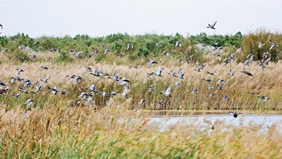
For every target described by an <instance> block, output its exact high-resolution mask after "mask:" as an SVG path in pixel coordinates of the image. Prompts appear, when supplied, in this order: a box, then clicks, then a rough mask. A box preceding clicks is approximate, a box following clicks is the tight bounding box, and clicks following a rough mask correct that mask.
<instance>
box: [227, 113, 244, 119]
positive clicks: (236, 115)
mask: <svg viewBox="0 0 282 159" xmlns="http://www.w3.org/2000/svg"><path fill="white" fill-rule="evenodd" d="M229 114H231V115H233V117H234V118H237V117H238V116H239V115H242V113H238V114H237V113H235V112H229Z"/></svg>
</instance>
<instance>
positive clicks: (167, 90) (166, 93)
mask: <svg viewBox="0 0 282 159" xmlns="http://www.w3.org/2000/svg"><path fill="white" fill-rule="evenodd" d="M171 91H172V87H171V86H169V87H168V88H167V89H166V91H165V92H164V93H163V92H161V93H160V94H163V95H164V96H166V97H171V94H170V93H171Z"/></svg>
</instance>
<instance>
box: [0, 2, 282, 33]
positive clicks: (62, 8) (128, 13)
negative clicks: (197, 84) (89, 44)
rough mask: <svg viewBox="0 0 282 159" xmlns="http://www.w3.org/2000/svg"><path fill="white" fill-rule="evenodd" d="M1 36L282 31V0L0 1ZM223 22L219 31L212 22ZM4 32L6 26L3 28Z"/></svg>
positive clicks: (218, 23) (218, 27)
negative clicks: (23, 34)
mask: <svg viewBox="0 0 282 159" xmlns="http://www.w3.org/2000/svg"><path fill="white" fill-rule="evenodd" d="M0 6H1V14H0V24H2V25H3V30H2V34H1V36H13V35H16V34H17V33H25V34H28V35H29V36H30V37H34V38H36V37H41V36H55V37H57V36H59V37H63V36H65V35H68V36H72V37H74V36H75V35H77V34H87V35H89V36H90V37H102V36H107V35H111V34H116V33H127V34H129V35H144V34H151V33H153V34H159V35H160V34H163V35H174V34H176V33H179V34H181V35H183V36H184V37H186V36H189V35H197V34H200V33H202V32H205V33H207V34H208V35H234V34H236V33H237V32H238V31H240V32H242V33H243V34H247V33H249V32H254V31H255V30H256V29H258V28H262V27H263V28H265V29H267V30H270V31H279V32H281V28H282V18H281V15H282V9H281V6H282V1H266V0H265V1H239V0H237V1H228V0H227V1H212V0H207V1H191V0H190V1H169V0H168V1H161V0H158V1H148V0H147V1H137V0H133V1H66V0H65V1H0ZM215 21H217V24H216V26H215V28H216V29H215V30H212V29H208V28H207V24H212V23H214V22H215ZM0 32H1V30H0Z"/></svg>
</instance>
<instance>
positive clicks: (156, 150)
mask: <svg viewBox="0 0 282 159" xmlns="http://www.w3.org/2000/svg"><path fill="white" fill-rule="evenodd" d="M148 117H149V116H148V114H146V113H142V112H132V111H125V109H124V108H122V107H121V108H119V110H117V109H115V108H108V107H107V108H104V109H100V110H99V111H93V109H89V108H87V107H83V108H79V107H76V108H66V107H52V106H49V107H44V108H43V109H32V110H31V111H28V112H24V111H23V110H21V109H19V108H13V109H11V110H9V111H7V112H6V111H5V110H3V109H2V110H1V122H0V125H1V129H0V143H1V144H0V145H1V146H0V154H1V156H2V157H4V158H49V157H51V158H93V157H94V158H146V157H149V158H233V157H234V156H236V157H239V158H280V157H281V156H280V155H281V148H282V147H281V141H282V136H281V132H280V129H279V128H278V127H277V125H275V124H274V125H272V126H271V127H270V129H269V130H265V131H261V129H265V128H263V127H262V125H248V126H242V127H236V126H233V125H230V124H228V123H225V122H224V121H217V122H216V123H214V125H215V129H213V130H212V129H211V128H210V126H209V125H208V123H207V125H202V126H199V125H193V124H192V125H185V124H183V123H177V124H174V125H170V126H168V127H167V128H165V129H163V130H162V131H160V128H161V127H160V126H161V125H159V124H157V123H150V122H149V118H148Z"/></svg>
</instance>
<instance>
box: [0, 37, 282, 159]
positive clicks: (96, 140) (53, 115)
mask: <svg viewBox="0 0 282 159" xmlns="http://www.w3.org/2000/svg"><path fill="white" fill-rule="evenodd" d="M250 38H254V37H252V36H251V37H250ZM275 40H277V39H275ZM47 41H48V39H47ZM112 41H114V40H112ZM167 41H169V40H167ZM250 41H251V40H250ZM169 42H171V39H170V41H169ZM169 42H166V43H165V42H164V43H165V44H166V45H167V48H168V49H171V50H173V49H174V50H176V51H175V52H177V53H172V54H171V55H170V56H165V55H164V54H162V53H158V54H157V53H155V54H156V56H150V55H148V57H150V58H148V57H144V58H141V57H140V58H137V59H134V58H133V57H134V56H133V55H134V53H133V52H132V53H130V52H129V51H128V52H129V53H128V54H129V55H126V54H123V53H119V52H115V51H112V52H108V53H107V54H104V53H103V52H101V53H98V54H94V55H93V56H94V57H93V58H85V57H75V56H74V55H72V54H67V55H66V56H64V55H62V54H60V53H59V52H58V51H55V52H50V51H44V52H40V51H18V50H17V49H15V50H13V51H9V50H8V49H6V50H4V51H3V50H2V52H1V53H0V59H1V65H0V72H1V78H0V80H1V82H2V83H3V84H4V85H3V86H2V87H3V88H2V89H1V94H0V102H1V103H0V156H1V157H3V158H235V157H237V158H282V156H281V154H282V152H281V150H282V144H281V141H282V133H281V128H280V127H279V123H276V124H273V125H269V126H270V127H269V128H265V127H263V125H262V124H261V125H255V124H251V123H250V124H249V125H247V126H240V127H238V126H234V125H231V124H229V123H226V122H224V121H216V122H215V123H213V124H214V129H212V128H211V126H210V123H209V122H208V121H207V122H206V125H196V124H195V125H193V124H192V125H185V124H182V123H178V124H174V125H170V126H168V127H167V128H166V129H164V130H162V131H161V125H159V124H157V123H151V122H150V115H152V114H154V113H160V112H164V111H167V112H169V113H164V114H167V117H168V118H169V114H174V113H175V114H177V113H179V112H181V113H180V114H189V113H191V112H203V113H206V112H210V111H211V112H217V111H231V110H232V111H238V112H243V113H244V112H247V111H248V112H256V113H264V112H272V113H273V112H274V113H281V110H282V105H281V103H282V100H281V95H282V92H281V90H280V89H281V87H282V79H281V78H282V73H281V69H280V68H281V66H282V63H281V61H277V62H270V63H269V64H268V65H265V67H266V68H265V70H262V68H261V66H259V65H258V63H257V61H256V60H254V61H252V63H250V65H249V66H246V65H244V64H243V63H242V62H240V61H242V59H245V57H243V56H245V53H244V54H242V51H240V49H235V48H234V47H225V48H223V52H222V53H221V58H222V59H218V57H217V56H215V55H214V54H215V52H210V53H202V52H197V53H195V56H197V60H194V61H193V62H186V60H185V58H186V57H187V55H188V54H187V53H186V52H189V54H190V53H191V52H193V48H192V47H191V46H190V45H191V43H190V42H188V41H183V45H186V46H183V48H181V49H182V51H183V50H184V52H185V53H183V55H182V53H181V49H179V50H177V49H178V48H177V49H175V48H173V45H172V46H171V45H170V43H169ZM30 43H33V41H30ZM81 43H83V41H81ZM136 43H137V42H136ZM8 44H9V45H11V46H14V44H13V42H11V41H9V42H7V45H8ZM147 44H148V48H150V47H151V45H152V46H153V45H154V43H153V42H148V43H146V45H147ZM45 45H47V44H45ZM116 45H117V44H116ZM248 45H249V43H248V41H247V42H246V41H245V43H244V47H246V46H248ZM252 45H254V46H255V45H256V43H252ZM267 45H270V44H267ZM117 46H118V45H117ZM117 46H116V47H117ZM40 47H41V46H38V48H40ZM42 47H43V45H42ZM44 47H45V46H44ZM68 47H70V46H68ZM140 47H143V46H140ZM15 48H16V47H15ZM38 48H36V49H38ZM46 48H47V46H46ZM152 48H153V49H155V48H154V47H152ZM252 48H253V49H254V48H255V47H252ZM120 50H122V51H124V50H125V49H124V48H120ZM155 50H156V49H155ZM125 51H126V50H125ZM157 51H159V52H160V51H161V50H157ZM235 51H236V52H237V54H236V56H235V58H234V59H233V60H232V61H231V62H230V63H225V62H223V59H224V58H225V57H228V56H230V54H231V53H233V52H235ZM244 51H245V50H244ZM139 52H142V53H145V54H146V53H148V50H145V51H144V50H142V49H141V50H140V49H139ZM120 54H122V55H120ZM32 55H36V58H35V59H34V60H31V58H30V57H31V56H32ZM200 55H201V56H200ZM18 56H21V57H23V58H24V60H22V59H21V58H19V57H18ZM142 56H143V55H142ZM278 57H279V56H277V59H278ZM179 58H181V59H183V63H182V62H179ZM255 58H256V57H255ZM97 59H102V60H97ZM149 59H151V60H156V61H157V64H154V65H153V66H152V67H149V66H148V63H149ZM201 64H203V65H204V68H203V69H201V70H200V71H199V72H198V71H195V69H196V68H197V67H198V66H199V65H201ZM42 67H47V68H48V69H46V70H43V69H42ZM86 67H91V68H92V71H87V69H86ZM160 67H163V68H164V69H163V71H162V74H161V76H157V75H152V77H148V73H151V72H154V73H155V72H156V70H157V69H158V68H160ZM97 68H99V69H101V74H102V73H103V74H104V75H105V74H108V76H105V77H103V78H102V77H96V76H94V75H92V74H91V73H94V70H95V69H97ZM180 68H181V69H182V71H184V72H185V74H184V76H183V79H182V78H177V77H175V76H172V75H169V73H170V72H171V70H173V71H175V72H176V75H177V72H178V70H179V69H180ZM244 68H245V69H247V70H248V71H250V72H251V73H252V75H253V76H248V75H247V74H245V73H242V71H243V69H244ZM17 69H23V70H24V72H20V73H18V70H17ZM230 69H232V70H233V71H236V72H235V74H234V76H232V75H230V74H229V72H230ZM115 72H118V73H119V74H120V78H118V80H119V81H121V79H122V78H126V79H128V80H129V81H130V82H128V83H126V85H127V86H128V92H126V93H127V95H126V96H125V95H124V90H125V87H127V86H124V84H121V83H120V82H118V81H114V80H112V79H111V78H112V76H113V75H114V73H115ZM208 72H214V75H211V74H208ZM72 75H75V76H76V77H78V76H80V77H82V81H81V82H74V79H71V78H70V76H72ZM17 76H18V77H19V78H20V79H21V80H20V81H16V82H15V83H11V78H12V77H13V78H16V77H17ZM44 76H48V77H50V79H49V80H48V82H46V83H44V81H42V79H43V78H44ZM24 79H25V80H24ZM27 79H29V80H30V83H31V86H30V87H28V86H24V85H23V82H24V81H26V80H27ZM220 79H222V80H221V81H220ZM209 80H211V81H210V82H207V81H209ZM223 80H224V82H223ZM36 82H39V84H40V85H41V84H43V85H42V88H41V90H36V88H35V87H36V84H35V83H36ZM176 83H178V84H176ZM92 84H95V91H96V92H98V93H95V92H94V91H92V92H91V91H90V90H89V87H90V86H91V85H92ZM208 84H209V85H210V87H208ZM218 86H222V88H221V89H218ZM54 87H55V88H54ZM168 87H171V88H172V91H171V93H170V95H171V97H167V96H164V95H163V94H162V93H164V92H165V91H166V89H167V88H168ZM23 89H25V90H26V91H27V92H28V93H24V92H22V91H21V90H23ZM54 90H56V91H57V93H56V94H52V91H54ZM64 90H65V91H66V94H61V93H62V92H63V91H64ZM150 90H151V91H150ZM152 90H154V91H152ZM195 90H197V92H198V93H195V92H196V91H195ZM83 92H84V93H86V94H87V93H88V95H87V97H84V96H82V95H81V94H82V93H83ZM103 92H104V93H103ZM112 92H115V94H116V95H110V94H111V93H112ZM112 94H113V93H112ZM16 95H18V96H16ZM224 97H226V98H224ZM261 97H264V99H266V97H269V98H270V100H265V101H264V99H262V100H259V99H260V98H261ZM28 99H32V100H33V101H34V103H32V104H30V106H29V104H28V103H26V102H27V100H28ZM142 99H144V100H146V102H141V103H140V101H141V100H142ZM262 130H263V131H262Z"/></svg>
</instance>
